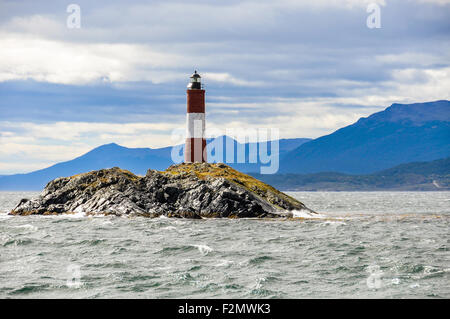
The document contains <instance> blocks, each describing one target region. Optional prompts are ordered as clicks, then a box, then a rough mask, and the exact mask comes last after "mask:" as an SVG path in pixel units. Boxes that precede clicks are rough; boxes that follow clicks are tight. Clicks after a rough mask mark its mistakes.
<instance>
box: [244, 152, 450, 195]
mask: <svg viewBox="0 0 450 319" xmlns="http://www.w3.org/2000/svg"><path fill="white" fill-rule="evenodd" d="M251 175H252V176H254V177H255V178H257V179H260V180H262V181H264V182H265V183H268V184H270V185H273V186H274V187H277V188H279V189H281V190H285V191H286V190H290V191H294V190H296V191H376V190H378V191H379V190H403V191H443V190H450V157H448V158H445V159H440V160H435V161H431V162H415V163H408V164H401V165H398V166H395V167H393V168H390V169H387V170H383V171H380V172H376V173H374V174H367V175H349V174H343V173H335V172H322V173H313V174H276V175H261V174H251Z"/></svg>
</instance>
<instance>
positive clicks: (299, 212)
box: [292, 209, 327, 219]
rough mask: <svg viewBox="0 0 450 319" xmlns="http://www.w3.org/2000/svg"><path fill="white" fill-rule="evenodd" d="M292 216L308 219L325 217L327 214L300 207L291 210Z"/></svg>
mask: <svg viewBox="0 0 450 319" xmlns="http://www.w3.org/2000/svg"><path fill="white" fill-rule="evenodd" d="M292 217H294V218H308V219H313V218H314V219H316V218H317V219H321V218H327V216H325V215H322V214H318V213H313V212H311V211H309V210H307V209H301V210H293V211H292Z"/></svg>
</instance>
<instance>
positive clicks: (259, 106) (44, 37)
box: [0, 0, 450, 175]
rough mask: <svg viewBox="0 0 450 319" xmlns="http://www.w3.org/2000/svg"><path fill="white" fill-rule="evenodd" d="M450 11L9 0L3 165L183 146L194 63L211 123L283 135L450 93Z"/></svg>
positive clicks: (229, 0) (349, 3)
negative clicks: (376, 18) (178, 140)
mask: <svg viewBox="0 0 450 319" xmlns="http://www.w3.org/2000/svg"><path fill="white" fill-rule="evenodd" d="M72 3H73V4H77V5H78V6H79V8H80V28H69V27H68V24H67V20H68V17H69V16H70V15H71V14H72V11H69V12H67V7H68V6H69V5H70V4H72ZM372 3H376V4H377V5H378V7H379V8H380V28H369V27H368V26H367V19H368V17H369V16H370V15H371V14H372V13H373V11H370V12H367V9H368V6H369V5H370V4H372ZM449 17H450V0H397V1H395V0H392V1H390V0H384V1H374V0H373V1H364V0H358V1H357V0H328V1H326V0H315V1H311V0H277V1H266V0H242V1H236V0H226V1H213V0H196V1H184V0H175V1H170V0H156V1H114V0H107V1H103V0H100V1H80V0H71V1H61V0H58V1H31V0H30V1H22V0H15V1H9V0H7V1H5V0H0V175H2V174H3V175H6V174H13V173H22V172H29V171H33V170H36V169H41V168H44V167H48V166H50V165H52V164H55V163H57V162H61V161H65V160H70V159H72V158H74V157H77V156H80V155H82V154H83V153H85V152H87V151H89V150H91V149H92V148H94V147H97V146H100V145H102V144H107V143H112V142H114V143H118V144H120V145H123V146H126V147H150V148H157V147H163V146H168V145H173V144H174V141H173V140H172V132H173V130H177V129H178V130H179V129H180V128H184V126H185V122H186V115H185V113H186V96H185V95H186V85H187V82H188V80H189V76H190V75H191V74H192V73H193V71H194V70H195V69H197V70H198V72H199V73H200V74H201V76H202V80H203V83H204V86H205V89H206V104H207V106H206V108H207V115H206V118H207V127H209V128H217V129H219V130H223V131H224V130H225V129H227V128H237V129H239V128H278V129H279V132H280V137H281V138H295V137H309V138H316V137H319V136H322V135H325V134H330V133H332V132H333V131H335V130H336V129H339V128H340V127H343V126H346V125H349V124H352V123H353V122H355V121H356V120H357V119H358V118H360V117H366V116H368V115H370V114H372V113H374V112H378V111H381V110H383V109H385V108H386V107H388V106H390V105H391V104H392V103H412V102H425V101H434V100H441V99H449V98H450V89H449V88H450V19H449ZM70 21H73V20H70Z"/></svg>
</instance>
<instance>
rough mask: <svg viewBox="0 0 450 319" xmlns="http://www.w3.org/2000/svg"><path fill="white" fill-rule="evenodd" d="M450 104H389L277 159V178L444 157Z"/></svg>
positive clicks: (449, 148)
mask: <svg viewBox="0 0 450 319" xmlns="http://www.w3.org/2000/svg"><path fill="white" fill-rule="evenodd" d="M449 141H450V101H436V102H428V103H416V104H392V106H390V107H388V108H387V109H386V110H384V111H382V112H378V113H375V114H372V115H371V116H369V117H367V118H361V119H359V120H358V121H357V122H356V123H354V124H352V125H349V126H346V127H344V128H341V129H339V130H337V131H335V132H334V133H332V134H329V135H326V136H322V137H319V138H317V139H315V140H313V141H310V142H308V143H305V144H302V145H301V146H299V147H298V148H296V149H295V150H293V151H291V152H289V153H288V154H286V156H285V157H284V158H283V159H282V160H281V165H280V167H281V172H282V173H301V174H306V173H317V172H330V171H333V172H341V173H349V174H369V173H373V172H376V171H380V170H383V169H387V168H390V167H393V166H396V165H399V164H402V163H407V162H416V161H432V160H435V159H439V158H445V157H448V156H450V143H449Z"/></svg>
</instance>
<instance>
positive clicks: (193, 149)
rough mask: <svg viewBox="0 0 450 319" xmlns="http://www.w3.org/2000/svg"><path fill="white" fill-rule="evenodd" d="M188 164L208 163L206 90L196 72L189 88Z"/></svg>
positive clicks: (186, 156)
mask: <svg viewBox="0 0 450 319" xmlns="http://www.w3.org/2000/svg"><path fill="white" fill-rule="evenodd" d="M186 93H187V116H186V145H185V146H186V147H185V150H184V161H185V162H186V163H194V162H206V140H205V90H203V89H202V83H201V76H200V74H198V73H197V71H195V72H194V74H192V75H191V77H190V81H189V84H188V86H187V90H186Z"/></svg>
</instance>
